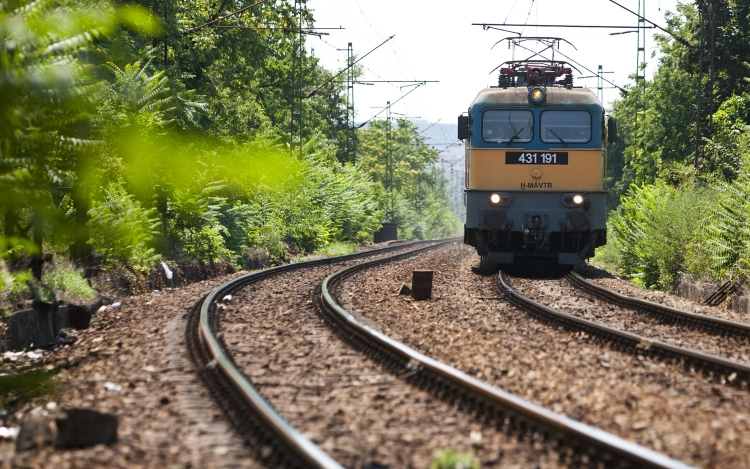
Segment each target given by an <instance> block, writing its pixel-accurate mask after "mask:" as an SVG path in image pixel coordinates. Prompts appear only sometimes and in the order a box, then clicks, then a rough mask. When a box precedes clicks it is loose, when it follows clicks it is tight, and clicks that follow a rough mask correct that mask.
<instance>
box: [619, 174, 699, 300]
mask: <svg viewBox="0 0 750 469" xmlns="http://www.w3.org/2000/svg"><path fill="white" fill-rule="evenodd" d="M709 193H710V189H709V188H708V187H702V186H697V185H695V184H692V183H691V184H687V185H683V186H681V187H678V188H674V187H670V186H668V185H666V184H664V183H657V184H653V185H644V186H641V187H633V188H632V189H631V191H630V193H629V194H628V195H626V196H624V197H623V198H622V203H621V205H620V208H619V210H618V212H617V214H616V215H615V216H614V217H612V220H611V225H610V226H611V228H612V230H611V231H612V234H613V235H614V239H612V240H611V242H612V244H613V246H614V248H615V249H616V251H617V256H618V257H619V262H618V263H619V265H620V267H621V268H622V273H623V274H624V275H625V276H627V277H630V278H631V279H632V280H633V281H634V282H635V283H636V284H639V285H641V286H643V287H646V288H662V289H669V288H671V287H672V286H673V283H674V281H675V279H676V278H677V276H678V274H679V273H680V272H685V271H686V270H687V266H686V256H687V249H686V247H687V246H690V245H691V244H693V243H694V242H695V239H696V237H697V236H698V234H699V233H700V230H701V229H702V227H703V226H704V223H705V219H706V214H707V212H708V209H709V203H711V201H712V198H710V197H708V195H709ZM610 257H612V256H610Z"/></svg>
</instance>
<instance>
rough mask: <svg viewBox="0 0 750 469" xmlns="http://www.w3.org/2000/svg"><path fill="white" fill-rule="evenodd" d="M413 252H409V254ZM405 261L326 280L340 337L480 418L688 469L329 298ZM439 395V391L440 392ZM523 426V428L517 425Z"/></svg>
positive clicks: (614, 455)
mask: <svg viewBox="0 0 750 469" xmlns="http://www.w3.org/2000/svg"><path fill="white" fill-rule="evenodd" d="M415 252H418V251H414V252H413V253H415ZM403 257H405V255H398V256H393V257H391V258H388V259H380V260H376V261H370V262H365V263H361V264H358V265H355V266H351V267H348V268H345V269H343V270H340V271H339V272H336V273H335V274H333V275H330V276H329V277H327V278H326V279H325V280H324V281H323V284H322V286H321V301H322V303H323V307H324V308H325V310H326V313H327V316H328V319H330V320H331V321H332V322H334V323H335V326H336V329H337V330H338V332H340V333H341V335H342V336H343V337H344V338H345V339H347V340H349V341H351V342H354V343H356V344H358V345H359V346H360V347H361V348H363V349H365V350H366V351H367V352H369V353H370V354H371V355H374V356H375V357H376V358H379V359H380V360H381V361H384V362H385V363H386V364H387V365H389V366H390V367H391V368H394V369H400V370H404V369H405V370H409V371H410V372H411V373H412V376H411V377H410V379H412V380H414V381H417V382H419V383H421V384H423V385H424V386H425V387H427V388H430V389H433V390H437V391H438V392H439V393H441V394H445V391H448V390H453V391H454V393H457V394H459V395H463V396H470V397H468V399H466V400H469V401H473V403H474V406H475V407H476V408H477V410H478V412H481V414H483V416H486V417H495V418H496V419H497V420H498V422H499V423H502V422H504V421H507V420H508V419H510V420H511V421H514V420H520V421H522V422H530V423H531V424H532V425H533V426H536V427H537V428H539V429H540V430H541V431H542V432H544V433H545V434H547V435H548V436H549V435H554V437H555V438H557V439H558V440H559V441H565V442H567V443H565V444H570V440H571V439H572V440H574V441H576V442H579V443H580V445H581V446H582V447H584V448H585V449H586V450H590V449H592V448H593V449H594V450H595V453H596V454H597V455H598V457H599V459H600V460H601V461H604V462H605V463H606V462H611V461H612V460H613V459H615V460H618V461H627V462H628V463H629V464H630V467H637V468H673V469H677V468H681V469H685V468H688V467H691V466H688V465H687V464H685V463H682V462H680V461H675V460H674V459H671V458H669V457H667V456H665V455H663V454H660V453H657V452H655V451H652V450H650V449H648V448H644V447H642V446H639V445H636V444H635V443H631V442H629V441H627V440H624V439H622V438H620V437H618V436H615V435H612V434H611V433H607V432H605V431H603V430H599V429H597V428H594V427H590V426H588V425H586V424H584V423H582V422H579V421H577V420H573V419H571V418H568V417H566V416H564V415H561V414H557V413H555V412H552V411H550V410H548V409H546V408H544V407H541V406H538V405H536V404H533V403H531V402H529V401H526V400H524V399H522V398H520V397H518V396H515V395H513V394H510V393H508V392H506V391H503V390H502V389H499V388H497V387H494V386H491V385H489V384H487V383H485V382H483V381H480V380H478V379H476V378H473V377H471V376H469V375H467V374H465V373H463V372H461V371H459V370H457V369H455V368H453V367H451V366H449V365H446V364H445V363H442V362H440V361H437V360H435V359H432V358H430V357H427V356H425V355H423V354H421V353H419V352H417V351H416V350H413V349H412V348H410V347H408V346H406V345H404V344H402V343H400V342H398V341H396V340H393V339H391V338H390V337H388V336H386V335H384V334H382V333H380V332H378V331H376V330H374V329H372V328H370V327H368V326H366V325H364V324H362V323H360V322H359V321H357V320H356V319H355V318H354V316H352V314H351V313H349V312H348V311H346V310H345V309H343V308H342V307H341V306H340V305H339V304H338V303H337V302H336V300H335V299H334V296H333V294H332V290H333V289H334V288H336V286H337V285H338V284H340V283H341V282H342V281H343V280H344V279H346V278H347V277H349V276H351V275H352V274H354V273H356V272H359V271H361V270H364V269H368V268H371V267H373V266H376V265H379V264H384V263H385V262H390V261H393V260H397V259H400V258H403ZM441 391H442V392H441ZM522 426H523V425H522Z"/></svg>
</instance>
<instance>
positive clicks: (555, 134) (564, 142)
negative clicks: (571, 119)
mask: <svg viewBox="0 0 750 469" xmlns="http://www.w3.org/2000/svg"><path fill="white" fill-rule="evenodd" d="M544 126H545V127H547V130H549V131H550V132H552V135H554V136H555V137H557V139H558V140H560V141H561V142H562V143H563V145H565V146H566V147H567V146H568V142H566V141H565V140H563V139H562V138H561V137H560V136H559V135H557V132H555V131H554V130H552V129H550V127H549V126H548V125H547V124H544Z"/></svg>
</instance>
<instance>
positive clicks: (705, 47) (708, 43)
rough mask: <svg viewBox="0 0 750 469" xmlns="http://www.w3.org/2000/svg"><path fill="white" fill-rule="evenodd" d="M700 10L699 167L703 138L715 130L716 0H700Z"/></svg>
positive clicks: (697, 154)
mask: <svg viewBox="0 0 750 469" xmlns="http://www.w3.org/2000/svg"><path fill="white" fill-rule="evenodd" d="M697 3H698V10H699V12H700V25H701V32H700V35H701V44H700V48H699V53H698V55H699V60H700V61H699V63H698V84H697V87H696V106H695V109H696V116H695V157H694V161H693V166H694V167H695V168H696V169H698V168H699V167H700V161H701V159H702V157H703V150H704V145H703V144H704V141H703V138H704V137H706V136H710V135H711V133H712V132H713V122H712V117H711V116H712V114H713V112H714V80H715V75H714V72H715V70H716V64H715V62H714V57H715V56H716V22H715V21H714V16H715V15H714V5H715V3H716V0H698V1H697ZM706 67H708V87H707V88H708V90H707V96H706V97H705V98H704V96H703V75H704V73H705V72H704V70H705V69H706ZM704 102H705V103H706V104H707V113H708V122H707V123H706V124H705V125H704V123H703V119H702V115H703V104H704Z"/></svg>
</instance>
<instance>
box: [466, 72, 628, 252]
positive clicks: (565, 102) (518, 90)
mask: <svg viewBox="0 0 750 469" xmlns="http://www.w3.org/2000/svg"><path fill="white" fill-rule="evenodd" d="M550 68H551V69H552V73H553V74H550V72H549V68H546V69H545V68H542V67H540V66H537V67H536V69H532V68H530V67H529V66H522V67H516V68H514V69H504V70H509V71H511V72H513V73H514V75H513V76H512V80H507V81H506V82H505V83H504V84H505V85H506V86H504V87H500V86H499V87H493V88H488V89H485V90H482V91H480V92H479V94H478V95H477V97H476V98H475V99H474V101H473V102H472V104H471V107H470V108H469V112H468V115H463V116H461V117H459V138H461V139H463V140H464V142H465V145H466V191H465V200H466V225H465V230H464V242H465V243H467V244H470V245H472V246H474V247H475V248H476V249H477V252H478V253H479V255H480V256H481V257H482V258H483V259H486V260H487V261H489V262H491V263H495V264H513V263H520V262H522V261H523V259H526V258H547V259H549V260H551V261H553V262H557V263H559V264H566V265H574V264H580V263H583V262H584V261H585V259H587V258H589V257H591V256H593V255H594V249H595V248H596V247H598V246H601V245H603V244H604V243H605V242H606V197H607V191H606V171H607V165H606V161H607V152H606V144H607V140H608V136H607V126H606V125H605V115H604V109H603V108H602V106H601V104H600V103H599V101H598V100H597V98H596V96H595V95H594V93H593V92H592V91H590V90H588V89H583V88H574V87H573V86H572V79H570V78H569V77H570V75H569V73H570V72H569V69H565V68H563V67H561V66H560V64H552V65H551V67H550ZM563 73H566V74H567V77H568V80H567V81H568V82H567V83H566V80H562V81H561V82H557V83H556V82H555V81H554V77H555V76H556V75H561V74H563ZM545 74H546V75H548V76H549V75H552V78H551V79H550V78H547V77H545ZM506 77H507V75H506ZM501 84H503V81H502V80H501ZM612 127H614V126H612ZM612 130H614V129H612ZM610 137H612V138H613V135H611V136H610Z"/></svg>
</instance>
